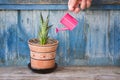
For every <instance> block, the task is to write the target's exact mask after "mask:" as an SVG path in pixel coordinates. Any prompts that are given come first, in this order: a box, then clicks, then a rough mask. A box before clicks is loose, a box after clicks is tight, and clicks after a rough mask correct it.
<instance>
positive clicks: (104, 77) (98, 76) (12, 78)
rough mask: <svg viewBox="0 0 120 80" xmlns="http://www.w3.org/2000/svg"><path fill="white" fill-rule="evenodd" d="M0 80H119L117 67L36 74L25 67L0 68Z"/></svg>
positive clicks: (68, 68)
mask: <svg viewBox="0 0 120 80" xmlns="http://www.w3.org/2000/svg"><path fill="white" fill-rule="evenodd" d="M0 79H1V80H7V79H9V80H120V68H119V67H59V68H57V70H56V71H54V72H53V73H49V74H36V73H33V72H32V71H31V70H29V69H28V68H27V67H0Z"/></svg>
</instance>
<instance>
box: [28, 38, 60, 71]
mask: <svg viewBox="0 0 120 80" xmlns="http://www.w3.org/2000/svg"><path fill="white" fill-rule="evenodd" d="M49 40H50V43H48V44H46V45H40V44H39V43H38V40H37V39H31V40H29V41H28V45H29V48H30V56H31V67H32V68H33V69H49V68H53V67H54V66H55V56H56V49H57V46H58V41H57V40H54V39H49Z"/></svg>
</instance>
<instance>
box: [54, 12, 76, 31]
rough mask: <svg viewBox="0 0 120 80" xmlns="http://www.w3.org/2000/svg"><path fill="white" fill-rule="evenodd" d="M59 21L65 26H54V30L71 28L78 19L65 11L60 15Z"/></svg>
mask: <svg viewBox="0 0 120 80" xmlns="http://www.w3.org/2000/svg"><path fill="white" fill-rule="evenodd" d="M60 23H62V24H63V25H64V26H65V27H64V28H56V32H59V31H65V30H73V29H74V28H75V27H76V25H77V24H78V21H77V20H76V19H75V18H74V17H72V16H71V15H70V14H69V13H67V14H65V15H64V16H63V17H62V19H61V20H60Z"/></svg>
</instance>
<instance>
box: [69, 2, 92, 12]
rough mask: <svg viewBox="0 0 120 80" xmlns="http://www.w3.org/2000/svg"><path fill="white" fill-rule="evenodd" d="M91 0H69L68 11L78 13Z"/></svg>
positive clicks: (88, 5) (87, 6)
mask: <svg viewBox="0 0 120 80" xmlns="http://www.w3.org/2000/svg"><path fill="white" fill-rule="evenodd" d="M91 3H92V0H69V1H68V8H69V10H70V11H72V12H75V13H78V12H80V10H84V9H86V8H89V7H90V6H91Z"/></svg>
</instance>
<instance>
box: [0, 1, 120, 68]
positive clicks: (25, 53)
mask: <svg viewBox="0 0 120 80" xmlns="http://www.w3.org/2000/svg"><path fill="white" fill-rule="evenodd" d="M119 3H120V0H99V1H98V0H93V4H94V5H96V4H97V6H94V5H93V6H92V7H94V8H93V9H92V7H91V8H90V9H87V10H85V11H81V12H80V13H79V14H74V13H72V12H69V11H68V10H67V7H66V6H67V0H34V1H33V0H4V1H3V0H0V4H1V5H0V9H1V10H0V66H13V65H15V66H17V65H27V64H28V63H29V58H30V56H29V48H28V45H27V41H28V39H30V38H34V37H37V30H38V27H39V25H40V24H39V21H40V20H39V16H40V13H41V12H42V13H43V15H44V17H46V15H47V14H48V13H50V24H53V25H54V26H53V27H52V29H51V31H50V37H52V38H55V39H58V40H59V41H60V42H59V47H58V49H57V58H56V61H57V63H58V64H59V65H62V66H80V65H82V66H83V65H87V66H108V65H114V66H119V65H120V46H119V45H120V5H119ZM26 4H30V5H28V6H29V8H30V9H31V10H28V9H27V8H28V6H27V5H26ZM38 4H39V5H38ZM42 4H43V5H42ZM44 4H47V5H44ZM54 4H56V5H54ZM60 4H62V5H60ZM64 4H65V5H64ZM98 4H99V5H98ZM109 4H111V5H109ZM113 4H114V5H115V6H114V5H113ZM25 5H26V6H25ZM36 5H38V6H41V7H40V8H37V10H34V8H35V9H36V7H33V6H36ZM57 5H58V6H59V5H60V6H59V7H58V6H57ZM15 6H16V7H15ZM56 6H57V7H56ZM26 7H27V8H26ZM101 7H102V8H101ZM108 7H109V9H108ZM48 8H49V9H48ZM8 9H9V10H8ZM22 9H24V10H22ZM51 9H52V10H51ZM62 9H63V10H62ZM67 12H69V13H70V14H71V15H72V16H74V17H75V18H76V19H77V20H78V21H79V24H78V25H77V27H76V28H75V29H74V30H73V31H64V32H60V33H58V34H57V33H56V32H55V28H56V27H59V28H61V27H64V26H63V25H62V24H60V22H59V21H60V19H61V17H62V16H63V15H64V14H65V13H67Z"/></svg>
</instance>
